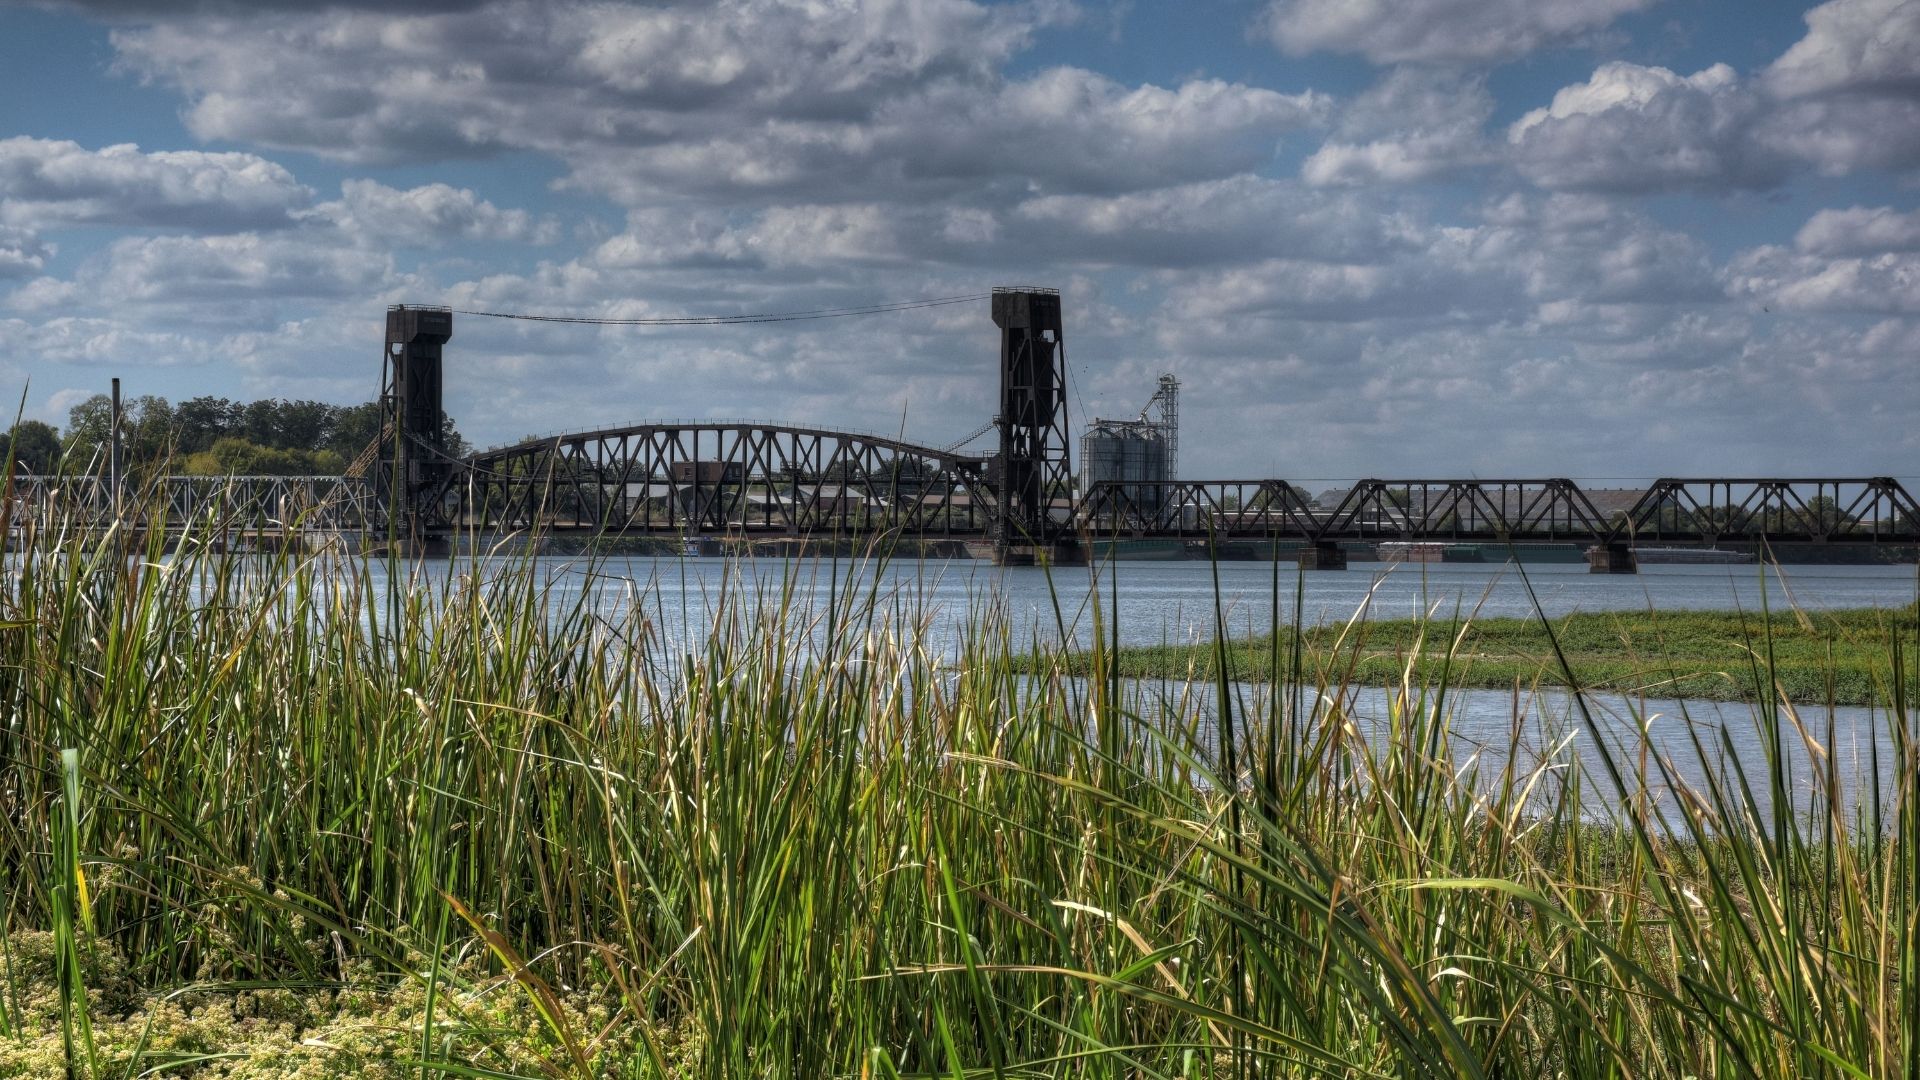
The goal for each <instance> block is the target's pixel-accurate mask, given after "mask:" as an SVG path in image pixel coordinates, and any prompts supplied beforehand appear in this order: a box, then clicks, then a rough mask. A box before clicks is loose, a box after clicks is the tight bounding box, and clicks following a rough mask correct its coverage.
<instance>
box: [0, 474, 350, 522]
mask: <svg viewBox="0 0 1920 1080" xmlns="http://www.w3.org/2000/svg"><path fill="white" fill-rule="evenodd" d="M13 492H14V511H15V513H14V520H16V521H19V520H22V519H23V518H24V517H26V516H32V515H46V516H47V518H48V519H49V520H53V521H58V522H63V523H68V524H72V525H78V526H84V527H89V528H98V527H104V526H106V525H107V524H110V523H112V522H114V521H119V522H122V523H124V524H126V525H129V526H133V527H139V528H146V529H151V528H165V529H168V530H170V531H176V532H177V531H182V530H187V529H194V528H201V527H205V528H211V529H215V530H220V529H253V530H263V531H278V532H294V531H304V532H343V533H347V532H366V531H373V530H378V529H379V528H381V527H382V526H383V525H384V522H385V520H386V515H385V513H384V512H383V511H382V510H381V509H380V507H379V505H378V499H377V498H376V497H375V494H374V491H373V487H372V485H371V484H369V483H368V482H367V481H366V480H365V479H363V478H360V477H351V476H163V477H159V478H158V479H156V480H153V481H150V482H133V481H129V482H128V483H126V484H125V485H123V486H122V488H121V491H120V494H119V499H118V500H117V502H118V505H117V506H116V500H115V498H114V491H113V486H112V484H110V483H109V482H108V480H107V479H106V478H105V477H104V476H100V475H79V476H16V477H14V482H13Z"/></svg>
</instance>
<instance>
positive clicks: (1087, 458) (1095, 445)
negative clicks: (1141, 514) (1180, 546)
mask: <svg viewBox="0 0 1920 1080" xmlns="http://www.w3.org/2000/svg"><path fill="white" fill-rule="evenodd" d="M1179 447H1180V380H1179V379H1176V378H1174V377H1173V376H1172V375H1162V376H1160V386H1159V388H1158V389H1157V390H1155V391H1154V395H1153V397H1152V398H1151V399H1150V400H1149V401H1148V402H1147V404H1146V407H1145V408H1143V409H1141V410H1140V415H1139V417H1138V418H1136V419H1132V420H1107V419H1101V418H1098V417H1096V418H1095V419H1094V420H1093V422H1092V423H1090V424H1088V425H1087V430H1086V432H1085V433H1084V434H1083V435H1082V436H1081V437H1080V467H1081V478H1080V482H1081V490H1082V491H1083V492H1085V491H1087V490H1090V489H1091V488H1092V487H1093V485H1095V484H1102V483H1105V484H1113V485H1120V488H1121V497H1122V498H1124V499H1126V500H1128V501H1130V502H1131V503H1133V505H1135V506H1136V507H1138V508H1140V509H1141V510H1145V511H1148V512H1153V511H1157V510H1158V509H1159V508H1160V504H1161V501H1162V500H1163V499H1164V498H1165V494H1166V493H1165V491H1164V489H1163V488H1161V487H1160V486H1159V485H1160V484H1161V483H1162V482H1164V481H1167V480H1173V479H1176V478H1177V475H1178V471H1177V470H1178V453H1179Z"/></svg>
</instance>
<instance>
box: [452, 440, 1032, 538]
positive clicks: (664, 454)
mask: <svg viewBox="0 0 1920 1080" xmlns="http://www.w3.org/2000/svg"><path fill="white" fill-rule="evenodd" d="M469 466H470V467H469V469H468V471H467V474H466V476H465V477H463V478H461V479H460V480H459V481H458V482H457V483H456V485H455V491H454V492H453V496H454V499H455V511H454V520H455V521H456V522H457V523H458V524H459V525H460V526H461V527H465V528H481V529H488V530H518V529H541V530H551V531H589V532H603V533H615V534H629V535H649V534H652V535H672V534H683V533H684V534H715V533H749V534H759V535H773V536H794V537H801V536H816V537H817V536H830V535H836V534H865V533H874V532H882V531H892V532H897V533H899V534H902V535H906V536H912V537H920V538H949V537H951V538H967V537H976V536H984V535H985V534H986V532H987V528H988V526H989V525H990V524H991V522H992V519H993V514H994V511H993V505H994V499H993V498H992V496H993V494H994V493H993V492H992V491H991V490H990V488H989V485H988V482H987V479H986V472H987V470H986V459H984V458H979V457H973V456H968V455H959V454H955V453H953V452H951V451H946V450H939V449H935V448H933V447H925V446H917V445H914V444H912V443H906V442H901V441H899V440H894V439H886V438H883V437H880V436H869V435H856V434H850V433H846V432H837V431H829V430H825V429H819V428H804V427H791V426H785V425H760V424H729V423H711V424H648V425H641V426H637V427H632V428H616V429H609V430H606V431H597V432H591V433H587V434H582V435H568V436H562V437H559V438H555V439H547V440H538V441H534V442H527V443H522V444H520V445H518V446H513V447H507V448H505V449H501V450H494V451H488V452H487V453H484V454H479V455H475V456H474V457H473V458H471V459H470V460H469Z"/></svg>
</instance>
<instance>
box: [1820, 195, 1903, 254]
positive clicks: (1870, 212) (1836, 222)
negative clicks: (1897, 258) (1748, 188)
mask: <svg viewBox="0 0 1920 1080" xmlns="http://www.w3.org/2000/svg"><path fill="white" fill-rule="evenodd" d="M1793 246H1794V247H1795V248H1797V249H1799V250H1800V251H1803V252H1806V253H1808V254H1810V255H1875V254H1880V253H1882V252H1889V251H1920V210H1912V211H1907V212H1905V213H1902V212H1901V211H1899V210H1895V209H1894V208H1892V207H1890V206H1876V207H1865V206H1852V207H1848V208H1847V209H1844V210H1822V211H1820V212H1819V213H1817V214H1815V215H1813V216H1812V217H1811V218H1808V219H1807V223H1806V224H1805V225H1802V226H1801V227H1800V231H1799V232H1798V233H1796V234H1795V235H1794V238H1793Z"/></svg>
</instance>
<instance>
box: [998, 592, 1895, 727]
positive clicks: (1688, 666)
mask: <svg viewBox="0 0 1920 1080" xmlns="http://www.w3.org/2000/svg"><path fill="white" fill-rule="evenodd" d="M1549 623H1550V625H1551V626H1552V628H1553V633H1554V637H1553V638H1550V637H1549V636H1548V635H1547V633H1546V631H1545V629H1544V628H1543V627H1542V625H1541V621H1540V620H1538V619H1518V618H1490V619H1481V620H1471V621H1469V620H1462V621H1459V622H1456V621H1454V620H1452V619H1441V618H1428V619H1413V618H1400V619H1382V620H1367V621H1361V622H1355V623H1352V624H1350V625H1336V626H1322V627H1314V628H1307V629H1304V630H1303V631H1296V630H1295V628H1293V627H1288V626H1282V627H1279V628H1277V629H1276V630H1275V631H1274V632H1272V633H1268V634H1260V635H1256V636H1253V637H1250V638H1249V637H1239V638H1233V639H1230V640H1229V642H1228V644H1227V667H1228V675H1229V677H1230V678H1231V679H1232V680H1233V681H1236V682H1257V683H1265V682H1272V681H1274V679H1273V674H1274V672H1273V668H1274V665H1275V660H1276V657H1277V660H1278V665H1279V670H1280V671H1281V672H1283V673H1286V674H1291V672H1292V671H1293V664H1294V659H1293V654H1294V649H1295V639H1296V634H1298V635H1299V637H1300V639H1301V645H1302V648H1301V649H1300V659H1299V671H1300V675H1301V678H1302V679H1303V680H1305V681H1309V682H1312V681H1325V680H1332V681H1337V682H1340V683H1358V684H1378V685H1393V684H1396V683H1399V682H1400V681H1402V679H1403V678H1405V677H1406V676H1407V675H1408V674H1409V669H1411V675H1412V677H1413V678H1414V679H1415V681H1417V682H1422V683H1433V682H1439V681H1442V680H1444V682H1445V684H1446V685H1448V686H1451V687H1457V688H1462V689H1471V690H1503V689H1511V688H1513V687H1514V686H1516V685H1518V686H1553V687H1560V688H1563V689H1564V688H1569V687H1570V683H1569V680H1568V679H1567V678H1566V677H1565V672H1564V671H1563V670H1562V668H1561V665H1560V662H1559V660H1558V658H1557V657H1556V656H1555V654H1554V648H1553V646H1554V641H1555V640H1556V639H1557V641H1558V644H1559V646H1560V649H1561V651H1562V652H1563V653H1564V655H1565V657H1566V661H1567V665H1568V667H1570V668H1571V669H1572V672H1573V676H1574V679H1575V680H1577V681H1578V684H1579V688H1580V689H1582V690H1596V691H1606V692H1608V693H1617V694H1629V695H1631V694H1636V693H1645V694H1647V695H1648V696H1653V697H1661V698H1698V699H1703V700H1712V701H1740V700H1757V699H1758V698H1759V696H1760V694H1759V687H1760V685H1761V680H1762V679H1763V678H1764V677H1765V673H1766V672H1767V670H1768V669H1769V666H1770V667H1771V671H1772V680H1771V681H1772V682H1773V683H1774V684H1775V685H1776V686H1777V687H1778V688H1779V690H1780V692H1781V693H1783V694H1784V695H1785V696H1786V698H1787V700H1789V701H1792V702H1795V703H1797V704H1808V705H1826V704H1834V705H1854V706H1871V705H1876V704H1888V703H1891V701H1892V700H1893V695H1892V691H1893V668H1892V663H1891V656H1892V639H1893V637H1894V636H1895V634H1896V633H1898V634H1900V635H1901V636H1902V638H1903V643H1904V644H1906V645H1908V646H1909V651H1910V654H1920V634H1916V630H1915V606H1914V605H1908V606H1906V607H1898V608H1850V609H1835V610H1829V611H1813V612H1802V611H1784V612H1773V613H1771V614H1770V615H1769V616H1766V617H1763V616H1762V615H1761V614H1760V613H1758V612H1738V611H1675V612H1658V613H1648V612H1581V613H1575V614H1572V615H1566V616H1562V617H1559V618H1555V619H1551V620H1549ZM1463 628H1464V632H1463ZM1769 645H1770V646H1771V649H1769ZM1769 654H1771V657H1772V659H1771V664H1769V660H1768V657H1769ZM1092 655H1093V654H1092V653H1091V652H1089V651H1079V652H1074V653H1071V654H1067V655H1066V656H1065V657H1063V658H1062V659H1063V660H1064V662H1065V664H1066V665H1067V669H1068V670H1069V671H1070V672H1071V673H1072V674H1076V675H1084V674H1086V673H1087V672H1088V669H1089V667H1090V666H1091V661H1092ZM1115 655H1116V658H1117V664H1118V668H1119V671H1118V674H1119V675H1120V676H1121V677H1123V678H1135V679H1185V680H1190V681H1212V680H1214V679H1216V678H1218V677H1219V674H1220V672H1219V670H1218V650H1217V647H1216V645H1215V644H1214V643H1213V642H1210V641H1209V642H1196V643H1193V644H1188V645H1162V646H1126V647H1122V648H1121V649H1120V650H1119V651H1118V652H1117V654H1115ZM1743 657H1744V658H1745V659H1746V661H1747V662H1746V663H1744V664H1741V663H1735V662H1730V661H1734V660H1738V659H1739V658H1743ZM1024 660H1025V665H1026V666H1027V669H1028V670H1036V669H1037V668H1039V667H1040V665H1041V663H1042V658H1040V657H1036V656H1033V655H1029V656H1027V657H1026V658H1024ZM1053 662H1059V661H1053ZM1906 668H1907V670H1906V679H1907V682H1908V690H1909V697H1908V700H1909V701H1912V700H1914V697H1913V691H1914V687H1913V681H1914V665H1913V664H1911V663H1909V664H1908V665H1907V666H1906Z"/></svg>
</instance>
